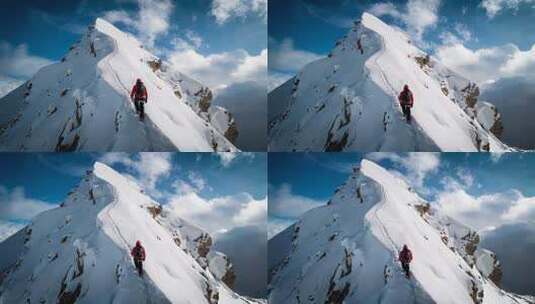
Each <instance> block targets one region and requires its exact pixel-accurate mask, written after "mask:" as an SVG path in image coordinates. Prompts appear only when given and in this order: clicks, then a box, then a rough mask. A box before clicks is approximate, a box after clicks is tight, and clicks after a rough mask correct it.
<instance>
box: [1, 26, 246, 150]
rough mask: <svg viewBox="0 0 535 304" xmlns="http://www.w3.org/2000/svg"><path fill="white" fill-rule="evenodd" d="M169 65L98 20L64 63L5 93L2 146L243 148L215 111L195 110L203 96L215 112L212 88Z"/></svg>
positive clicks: (74, 46)
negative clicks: (135, 90)
mask: <svg viewBox="0 0 535 304" xmlns="http://www.w3.org/2000/svg"><path fill="white" fill-rule="evenodd" d="M162 66H163V67H165V68H166V71H163V70H161V68H162ZM169 70H170V69H169V67H168V66H166V65H163V64H162V62H161V60H159V59H158V58H157V57H156V56H154V55H152V54H151V53H149V52H148V51H146V50H145V49H144V48H143V46H142V45H141V44H140V43H139V42H138V41H137V40H136V39H135V38H133V37H132V36H130V35H128V34H126V33H123V32H121V31H120V30H118V29H117V28H115V27H114V26H113V25H111V24H110V23H108V22H106V21H104V20H102V19H97V20H96V22H95V25H94V26H89V29H88V31H87V33H86V34H84V35H83V36H82V38H81V40H80V41H78V42H77V43H75V44H74V45H73V46H71V48H70V49H69V52H68V54H67V55H66V56H65V57H64V58H63V59H62V60H61V62H59V63H55V64H52V65H50V66H47V67H44V68H43V69H41V70H40V71H39V72H38V73H37V74H36V75H35V76H34V77H33V78H32V79H31V80H29V81H28V82H26V83H25V84H24V85H22V86H21V87H19V88H18V89H16V90H14V91H13V92H11V93H10V94H8V95H7V96H6V97H4V98H2V99H0V104H1V105H2V107H1V110H0V146H1V147H2V150H6V151H176V150H180V151H214V150H215V151H236V150H237V149H236V148H235V147H234V145H233V144H232V143H231V142H230V141H229V140H227V139H226V138H225V137H224V135H225V134H224V132H226V130H227V128H228V127H229V126H228V125H227V126H225V125H221V124H220V123H218V125H217V127H214V126H213V125H212V124H211V120H210V117H209V116H208V115H204V116H203V115H201V113H200V112H201V111H198V112H197V111H196V110H197V109H196V108H195V107H196V105H197V104H198V103H201V102H202V103H204V107H203V110H204V112H206V111H208V110H209V108H210V100H211V92H210V90H209V89H208V88H206V87H204V86H202V85H201V84H200V83H198V82H196V81H194V80H192V79H190V78H187V80H184V79H186V76H184V75H182V74H180V73H178V72H174V74H176V75H180V77H177V76H172V75H173V73H172V72H169ZM168 74H169V75H168ZM137 78H141V79H142V80H143V81H144V83H145V86H146V87H147V91H148V95H149V99H148V103H147V105H146V108H145V109H146V119H145V121H144V122H141V121H139V119H138V117H137V115H136V113H135V110H134V106H133V104H132V102H131V101H130V97H129V94H130V90H131V88H132V87H133V85H134V83H135V81H136V79H137ZM175 81H176V83H175ZM213 111H217V110H213ZM217 112H219V111H217ZM231 120H232V118H231V117H230V118H228V119H227V122H228V123H229V125H230V124H231V123H232V121H231ZM221 132H223V134H222V133H221Z"/></svg>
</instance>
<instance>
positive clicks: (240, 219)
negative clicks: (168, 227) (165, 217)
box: [166, 192, 267, 233]
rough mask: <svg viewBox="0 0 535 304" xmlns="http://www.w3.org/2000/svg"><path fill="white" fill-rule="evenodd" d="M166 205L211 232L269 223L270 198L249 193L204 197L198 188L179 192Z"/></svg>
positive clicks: (263, 225)
mask: <svg viewBox="0 0 535 304" xmlns="http://www.w3.org/2000/svg"><path fill="white" fill-rule="evenodd" d="M166 206H167V207H166V208H169V209H171V210H173V211H174V212H176V214H177V215H179V216H180V217H182V218H184V219H186V220H189V221H191V222H192V223H195V224H196V225H198V226H200V227H201V228H203V229H205V230H207V231H208V232H210V233H224V232H226V231H230V230H231V229H234V228H236V227H244V226H262V227H265V225H266V210H267V199H266V198H264V199H261V200H255V199H254V198H253V197H252V196H251V195H249V194H247V193H243V194H239V195H233V196H225V197H218V198H213V199H205V198H202V197H200V196H199V195H197V193H195V192H190V193H187V194H177V195H175V196H174V197H172V198H170V200H169V203H168V204H167V205H166Z"/></svg>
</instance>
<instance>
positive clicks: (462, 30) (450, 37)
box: [439, 23, 473, 45]
mask: <svg viewBox="0 0 535 304" xmlns="http://www.w3.org/2000/svg"><path fill="white" fill-rule="evenodd" d="M439 38H440V39H441V40H442V44H444V45H455V44H462V43H465V42H468V41H470V40H472V39H473V37H472V32H470V30H468V27H467V26H466V25H465V24H462V23H456V24H455V26H454V32H450V31H445V32H442V33H441V34H440V35H439Z"/></svg>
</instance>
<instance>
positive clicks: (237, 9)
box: [210, 0, 267, 25]
mask: <svg viewBox="0 0 535 304" xmlns="http://www.w3.org/2000/svg"><path fill="white" fill-rule="evenodd" d="M210 13H211V14H212V15H213V16H214V17H215V18H216V22H217V23H218V24H220V25H222V24H224V23H226V22H227V21H229V20H231V19H234V18H242V19H243V18H246V17H247V16H250V15H254V16H258V17H260V18H264V20H265V21H266V20H267V0H213V2H212V10H211V12H210Z"/></svg>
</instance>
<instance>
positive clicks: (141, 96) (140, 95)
mask: <svg viewBox="0 0 535 304" xmlns="http://www.w3.org/2000/svg"><path fill="white" fill-rule="evenodd" d="M147 97H148V95H147V88H146V87H145V85H144V84H143V81H141V79H139V78H138V79H137V81H136V84H135V85H134V87H133V88H132V92H131V93H130V98H131V99H132V102H134V105H135V106H136V113H138V114H139V118H140V119H141V120H143V118H145V103H147Z"/></svg>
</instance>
